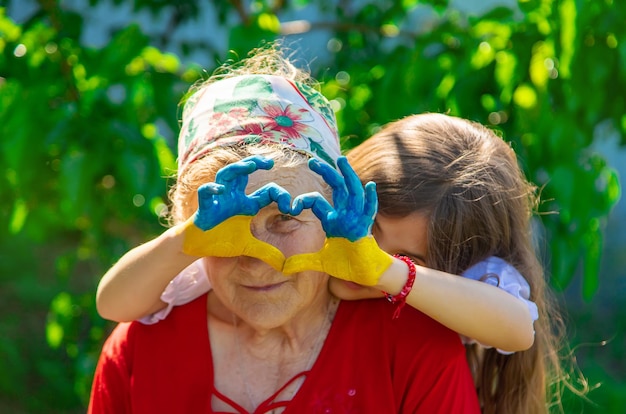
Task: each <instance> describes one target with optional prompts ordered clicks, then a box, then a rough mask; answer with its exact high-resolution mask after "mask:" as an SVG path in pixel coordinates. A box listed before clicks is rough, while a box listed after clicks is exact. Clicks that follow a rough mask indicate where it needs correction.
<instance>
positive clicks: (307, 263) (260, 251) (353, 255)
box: [181, 156, 392, 285]
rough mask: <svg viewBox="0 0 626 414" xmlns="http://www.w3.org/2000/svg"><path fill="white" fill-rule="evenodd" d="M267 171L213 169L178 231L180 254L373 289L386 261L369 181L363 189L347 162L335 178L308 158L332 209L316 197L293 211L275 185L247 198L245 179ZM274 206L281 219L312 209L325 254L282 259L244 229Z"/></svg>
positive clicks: (239, 165) (255, 162) (247, 165)
mask: <svg viewBox="0 0 626 414" xmlns="http://www.w3.org/2000/svg"><path fill="white" fill-rule="evenodd" d="M272 166H273V161H272V160H269V159H266V158H264V157H261V156H252V157H248V158H245V159H243V160H241V161H238V162H236V163H233V164H230V165H228V166H226V167H224V168H222V169H221V170H219V171H218V173H217V175H216V177H215V183H208V184H205V185H203V186H201V187H200V188H199V189H198V204H199V206H198V211H197V212H196V214H195V215H194V216H193V217H192V218H191V219H190V220H188V221H187V222H186V223H185V224H184V225H183V226H182V229H181V231H182V232H184V233H185V240H184V245H183V251H184V252H185V253H187V254H190V255H193V256H219V257H235V256H251V257H255V258H258V259H260V260H263V261H265V262H266V263H268V264H270V265H271V266H272V267H274V268H275V269H276V270H279V271H282V272H283V273H285V274H293V273H298V272H301V271H304V270H317V271H323V272H325V273H328V274H330V275H332V276H335V277H338V278H341V279H345V280H350V281H354V282H356V283H360V284H364V285H375V284H376V283H377V282H378V280H379V278H380V275H381V274H382V273H383V272H384V271H385V270H386V269H387V268H388V267H389V265H391V262H392V259H391V256H389V255H388V254H387V253H385V252H383V251H382V250H380V248H379V247H378V245H377V244H376V242H375V240H374V238H373V237H372V236H371V228H372V224H373V222H374V217H375V215H376V211H377V209H378V199H377V197H376V185H375V184H374V183H372V182H370V183H367V184H366V185H365V187H364V186H363V185H362V184H361V182H360V180H359V178H358V176H357V175H356V173H355V172H354V170H353V169H352V168H351V167H350V165H349V164H348V161H347V159H346V158H345V157H340V158H339V159H338V160H337V166H338V168H339V171H337V170H335V169H333V168H332V167H330V166H329V165H327V164H323V163H320V162H319V161H318V160H315V159H311V160H309V168H311V170H312V171H314V172H316V173H317V174H319V175H320V176H321V177H322V178H323V179H324V180H325V181H326V182H327V183H328V185H330V186H331V188H332V189H333V205H332V206H331V204H330V203H329V202H328V201H327V200H326V199H325V198H324V197H323V196H322V195H321V194H319V193H317V192H314V193H306V194H302V195H300V196H298V197H296V199H295V200H294V202H293V207H292V206H291V205H290V202H291V195H290V194H289V192H288V191H287V190H285V189H284V188H282V187H280V186H279V185H277V184H275V183H269V184H266V185H264V186H263V187H261V188H259V189H258V190H256V191H254V192H253V193H252V194H250V195H246V194H245V187H246V185H247V184H248V176H249V174H251V173H252V172H254V171H256V170H258V169H265V170H268V169H270V168H272ZM340 172H341V174H340ZM272 202H276V204H277V205H278V209H279V210H280V211H281V212H282V213H284V214H290V215H293V216H297V215H299V214H300V213H301V212H302V210H303V209H311V210H312V211H313V213H314V214H315V215H316V216H317V217H318V218H319V219H320V221H321V223H322V227H323V228H324V231H325V232H326V236H327V239H326V243H325V244H324V247H323V248H322V249H321V250H320V251H318V252H315V253H304V254H298V255H294V256H291V257H289V258H285V256H284V255H283V254H282V252H281V251H280V250H278V249H277V248H276V247H274V246H272V245H271V244H269V243H266V242H263V241H261V240H259V239H257V238H256V237H254V235H253V234H252V232H251V230H250V223H251V221H252V217H253V216H254V215H256V214H257V213H258V212H259V210H260V209H262V208H263V207H265V206H267V205H269V204H271V203H272Z"/></svg>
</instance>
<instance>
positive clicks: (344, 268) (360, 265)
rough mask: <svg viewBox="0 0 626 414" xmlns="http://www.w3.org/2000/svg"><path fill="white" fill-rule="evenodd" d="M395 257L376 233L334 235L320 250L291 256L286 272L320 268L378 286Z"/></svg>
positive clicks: (347, 278)
mask: <svg viewBox="0 0 626 414" xmlns="http://www.w3.org/2000/svg"><path fill="white" fill-rule="evenodd" d="M392 261H393V259H392V258H391V256H389V255H388V254H387V253H385V252H384V251H382V250H381V249H380V247H378V244H376V241H375V240H374V238H373V237H372V236H366V237H363V238H361V239H359V240H357V241H354V242H353V241H350V240H348V239H345V238H343V237H330V238H327V239H326V242H325V243H324V247H322V249H321V250H320V251H318V252H315V253H304V254H297V255H294V256H291V257H289V258H287V260H286V261H285V266H284V267H283V273H285V274H293V273H298V272H302V271H305V270H317V271H320V272H324V273H328V274H329V275H331V276H334V277H336V278H339V279H343V280H348V281H351V282H355V283H358V284H360V285H365V286H374V285H376V283H378V280H379V279H380V277H381V275H382V274H383V273H384V272H385V271H386V270H387V269H388V268H389V266H391V263H392Z"/></svg>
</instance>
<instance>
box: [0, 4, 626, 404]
mask: <svg viewBox="0 0 626 414" xmlns="http://www.w3.org/2000/svg"><path fill="white" fill-rule="evenodd" d="M6 3H7V2H0V5H2V4H4V5H5V6H6ZM99 3H101V2H100V1H99V0H89V5H91V6H96V5H98V4H99ZM113 3H114V4H122V3H123V2H121V0H114V1H113ZM37 6H38V7H37V8H36V10H35V11H34V12H33V13H32V14H31V15H30V16H29V17H28V18H27V19H26V20H25V21H24V22H20V23H19V24H18V23H16V22H14V21H13V20H12V19H11V18H9V17H7V15H8V11H10V10H6V9H3V8H0V295H1V296H0V297H1V298H2V300H0V315H2V318H1V319H0V373H1V374H0V411H1V412H5V411H6V412H16V413H20V412H42V413H43V412H45V413H52V412H82V411H84V404H85V402H86V399H87V398H88V393H89V387H90V381H91V375H92V373H93V369H94V364H95V361H96V358H97V355H98V353H99V349H100V346H101V343H102V341H103V339H104V337H105V336H106V334H107V332H108V329H109V328H110V324H108V323H106V322H105V321H103V320H102V319H100V318H99V317H98V315H97V313H96V311H95V306H94V292H95V287H96V285H97V282H98V280H99V278H100V276H101V275H102V274H103V273H104V272H105V271H106V269H107V268H108V267H109V266H110V265H111V264H112V263H113V262H114V261H115V260H117V259H118V258H119V257H120V256H121V255H122V254H123V253H124V252H125V251H127V250H128V249H129V248H131V247H132V246H135V245H137V244H139V243H141V242H143V241H145V240H148V239H149V238H151V237H153V236H154V235H156V234H158V233H159V232H161V231H162V225H161V223H160V218H161V217H162V214H163V212H164V211H165V209H166V208H167V207H166V203H167V201H166V189H167V177H168V176H170V175H171V174H172V173H173V171H174V169H175V167H176V163H175V157H176V154H175V139H176V134H177V129H178V116H179V107H178V103H179V102H180V99H181V97H182V96H183V94H184V92H185V91H186V89H187V87H188V86H189V85H190V84H191V83H192V82H194V81H195V80H197V79H199V78H201V77H202V75H203V69H206V70H209V71H210V70H211V69H213V68H212V67H207V68H200V67H198V66H197V65H195V64H193V63H190V62H188V61H187V59H186V56H187V54H188V53H192V52H193V51H194V50H202V51H203V52H207V50H208V52H207V53H208V54H209V55H210V56H211V57H212V58H213V59H214V61H215V62H221V61H224V60H226V59H227V58H229V57H233V56H245V55H246V53H247V51H248V50H250V49H251V48H253V47H256V46H258V45H260V44H261V42H262V41H263V40H273V39H276V38H279V37H281V36H283V35H285V34H289V35H291V37H294V36H297V35H298V34H302V33H304V32H306V31H324V32H325V33H328V34H329V40H328V42H327V50H328V51H329V53H328V55H326V56H317V57H315V56H310V57H309V60H312V59H313V58H316V60H315V61H314V65H313V64H312V65H311V67H312V70H313V74H314V75H315V76H316V77H317V78H318V79H319V80H321V81H322V84H321V87H322V91H323V92H324V94H325V95H326V96H327V97H329V98H330V99H331V100H333V104H334V105H335V106H336V110H337V118H338V122H339V126H340V129H341V133H342V136H343V137H344V138H343V142H342V145H343V146H344V148H345V149H346V150H347V149H349V148H351V147H353V146H355V145H358V143H359V142H361V141H362V140H363V139H366V137H367V136H369V135H371V133H373V132H374V131H376V130H377V129H378V128H380V126H381V125H383V124H385V123H386V122H389V121H392V120H394V119H397V118H400V117H402V116H405V115H408V114H412V113H419V112H425V111H432V112H441V111H446V112H449V113H450V114H453V115H459V116H463V117H466V118H470V119H473V120H476V121H479V122H482V123H485V124H488V125H490V126H492V127H493V128H495V129H497V130H499V131H500V132H501V134H502V135H503V137H504V138H505V139H507V140H508V141H510V142H511V143H512V145H513V147H514V148H515V150H516V152H517V153H518V155H519V157H520V162H521V164H522V165H523V167H524V169H525V171H526V173H527V175H528V177H529V178H530V179H531V180H532V181H534V182H535V183H536V184H537V185H538V186H539V187H540V188H541V194H542V200H543V202H542V204H541V205H540V206H539V207H538V209H539V212H540V213H542V214H540V216H539V217H540V218H541V222H542V224H543V226H542V227H543V229H545V247H544V252H543V253H544V254H545V255H546V261H547V263H549V265H548V267H549V268H548V273H549V275H550V276H551V282H552V285H553V286H554V287H555V288H557V289H564V288H565V287H567V286H568V285H569V284H570V283H571V280H572V277H573V275H574V274H575V273H576V271H577V269H579V268H581V269H582V272H583V283H582V287H581V288H582V292H581V293H582V295H583V296H584V297H585V298H586V299H587V300H589V299H591V298H592V297H593V295H594V293H595V292H596V290H597V288H598V285H599V284H600V283H602V280H600V277H599V265H600V260H601V255H602V251H603V230H604V227H605V221H606V217H607V215H608V213H609V212H610V211H611V209H612V207H613V206H614V205H615V204H616V203H617V201H618V200H619V198H620V183H619V180H618V177H617V174H616V172H615V171H614V170H613V169H612V168H611V167H610V166H608V165H607V164H606V161H605V160H604V159H603V158H602V157H601V156H599V155H598V154H595V153H593V152H592V151H591V150H590V144H592V142H593V140H594V137H595V136H596V135H594V133H595V132H596V130H597V129H598V128H599V127H600V126H603V127H604V128H605V129H606V128H608V129H609V130H610V131H611V132H612V133H614V134H617V135H618V136H619V137H620V140H621V142H622V144H624V143H626V108H625V105H626V101H624V98H623V96H621V95H622V94H621V93H620V91H624V90H626V24H625V23H626V4H624V3H623V2H619V1H615V0H598V1H576V0H560V1H554V0H525V1H520V2H519V3H518V5H517V6H518V7H517V8H516V9H515V10H511V9H508V8H496V9H493V10H491V11H490V12H488V13H487V14H486V15H483V16H480V17H478V16H469V17H468V16H465V15H462V14H460V13H458V12H455V11H454V10H452V9H451V8H449V7H448V5H447V2H446V1H441V0H440V1H437V0H433V1H418V0H404V1H397V2H396V1H377V2H362V3H361V4H360V5H358V6H357V5H356V4H351V3H349V2H333V1H329V0H326V1H325V0H318V1H314V0H298V1H291V2H284V1H269V0H263V1H262V0H256V1H253V2H251V4H250V5H248V4H247V2H240V1H231V2H222V1H218V0H214V1H212V2H211V4H206V3H203V2H201V1H199V0H184V1H178V2H176V4H172V5H170V4H167V2H163V1H155V0H137V1H135V2H133V12H134V13H138V12H142V11H149V12H150V13H152V14H154V15H159V14H161V15H163V14H165V15H166V16H168V28H169V31H167V32H164V33H162V34H161V35H153V36H148V35H147V34H146V33H145V32H144V31H143V30H142V29H141V28H140V27H139V26H138V25H136V24H130V25H128V26H127V27H124V28H123V29H121V30H118V31H116V32H115V33H113V34H112V37H111V39H110V41H108V43H107V44H106V45H105V46H103V47H93V46H89V45H87V44H85V43H84V40H83V34H84V32H85V30H86V28H85V26H84V24H85V23H84V22H85V20H84V16H82V15H81V14H80V13H78V12H76V11H73V10H70V9H68V8H65V7H63V6H62V5H60V4H59V2H58V1H43V0H41V1H38V2H37ZM313 6H316V7H317V9H318V10H319V12H317V13H313V14H314V15H317V17H316V19H317V20H316V21H310V22H308V25H306V24H302V23H303V22H291V23H292V24H286V23H288V22H286V21H285V17H284V16H287V15H291V14H289V13H292V12H294V11H297V10H298V9H300V8H302V7H313ZM203 7H213V8H215V10H216V15H217V19H218V21H219V24H220V25H221V28H222V30H224V31H226V32H227V33H228V36H227V39H228V47H227V48H224V50H227V49H228V50H232V51H233V53H231V54H228V55H225V54H224V53H220V52H219V51H217V50H213V49H211V48H210V47H209V48H207V46H206V45H204V44H202V41H198V42H197V43H190V42H187V43H184V44H183V45H182V52H181V55H180V56H177V55H174V54H171V53H166V52H165V50H167V46H168V45H169V41H170V40H169V35H170V34H171V33H172V32H173V31H174V30H175V29H176V28H177V27H180V26H181V25H184V24H188V23H189V22H192V21H194V20H195V19H196V18H197V16H198V15H199V13H200V11H201V10H202V8H203ZM320 19H321V20H320ZM421 22H427V24H424V23H421ZM293 23H298V24H293ZM296 47H297V44H296ZM553 213H555V214H553ZM6 373H10V375H7V374H6ZM595 374H596V373H593V375H595ZM590 375H591V374H590ZM593 375H592V376H593ZM600 378H602V376H600ZM592 379H593V378H592ZM622 379H623V378H622ZM605 388H607V390H606V391H607V392H605V393H604V394H602V395H603V396H604V397H602V398H600V400H599V401H597V403H598V406H596V407H595V408H594V406H592V405H588V404H586V403H583V402H580V401H574V402H572V404H573V405H572V407H575V409H577V410H578V411H580V410H582V409H583V408H585V411H589V410H593V409H598V410H599V411H598V412H609V411H610V409H612V408H613V407H617V409H618V410H619V407H622V408H623V407H624V406H626V397H624V395H625V394H624V391H625V390H624V386H623V385H619V383H618V382H617V381H616V382H615V383H610V382H609V383H608V385H607V386H606V387H605ZM591 399H592V400H593V399H594V398H593V395H592V396H591ZM607 410H609V411H607ZM614 412H619V411H614Z"/></svg>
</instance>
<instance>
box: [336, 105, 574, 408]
mask: <svg viewBox="0 0 626 414" xmlns="http://www.w3.org/2000/svg"><path fill="white" fill-rule="evenodd" d="M348 159H349V161H350V163H351V165H352V166H353V167H354V169H355V170H356V172H357V174H359V176H360V178H361V180H362V181H363V182H367V181H374V182H376V184H377V191H378V198H379V214H382V215H385V216H389V217H404V216H406V215H408V214H410V213H412V212H421V213H424V214H426V215H427V216H428V217H429V227H428V235H427V238H428V247H427V257H426V264H427V266H429V267H432V268H434V269H438V270H442V271H445V272H448V273H452V274H457V275H460V274H461V273H462V272H463V271H464V270H465V269H467V268H468V267H470V266H472V265H473V264H475V263H477V262H479V261H481V260H483V259H485V258H487V257H489V256H498V257H501V258H502V259H504V260H506V261H508V262H509V263H511V264H512V265H513V266H515V267H516V268H517V269H518V270H519V272H520V273H521V274H522V275H524V277H525V278H526V280H527V281H528V283H529V285H530V289H531V294H530V298H531V300H532V301H534V302H535V303H536V304H537V306H538V308H539V319H538V320H537V321H536V322H535V324H534V327H535V342H534V344H533V346H532V347H531V348H530V349H528V350H527V351H523V352H516V353H515V354H512V355H502V354H500V353H498V352H497V351H496V350H494V349H482V348H479V347H477V346H475V345H474V346H467V356H468V362H469V364H470V368H471V369H472V372H473V374H474V378H475V382H476V388H477V392H478V395H479V399H480V402H481V405H482V408H483V412H484V413H486V414H491V413H506V414H529V413H545V412H548V410H549V406H550V405H551V404H554V403H555V402H556V403H557V405H558V402H559V395H558V393H554V392H553V391H554V390H555V389H558V388H559V387H555V383H557V382H558V381H561V380H562V379H563V378H564V376H563V372H562V368H561V363H560V357H559V352H558V351H559V349H560V346H561V337H562V335H561V332H562V329H561V328H562V320H561V318H560V317H559V315H558V313H557V312H556V307H555V305H554V302H553V300H552V299H551V297H550V295H549V290H548V288H547V286H546V282H545V278H544V271H543V267H542V265H541V263H540V262H539V260H538V257H537V254H536V250H535V247H534V241H533V232H532V231H531V228H532V217H533V213H534V212H535V209H536V205H537V202H538V197H537V195H536V194H537V192H536V188H535V187H534V186H533V185H532V184H530V183H529V182H528V181H527V180H526V179H525V177H524V174H523V172H522V171H521V169H520V167H519V165H518V162H517V158H516V155H515V153H514V151H513V150H512V149H511V147H510V146H509V145H508V144H507V143H506V142H505V141H504V140H502V139H501V138H500V137H499V136H497V135H496V134H495V133H494V132H493V131H491V130H490V129H488V128H486V127H484V126H482V125H480V124H477V123H474V122H471V121H467V120H464V119H461V118H456V117H451V116H448V115H443V114H421V115H413V116H410V117H407V118H404V119H401V120H399V121H396V122H392V123H391V124H389V125H388V126H387V127H385V128H383V129H382V130H381V131H379V132H378V133H377V134H375V135H374V136H373V137H371V138H369V139H368V140H366V141H365V142H364V143H362V144H361V145H359V146H358V147H357V148H355V149H353V150H352V151H351V152H349V154H348ZM442 306H446V305H445V304H442ZM495 311H497V310H494V312H495Z"/></svg>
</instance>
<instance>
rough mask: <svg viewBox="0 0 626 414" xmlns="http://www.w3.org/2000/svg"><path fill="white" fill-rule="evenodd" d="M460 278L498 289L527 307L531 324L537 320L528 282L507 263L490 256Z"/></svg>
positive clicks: (465, 341) (467, 339) (468, 340)
mask: <svg viewBox="0 0 626 414" xmlns="http://www.w3.org/2000/svg"><path fill="white" fill-rule="evenodd" d="M461 276H463V277H466V278H468V279H473V280H478V281H481V282H485V283H489V284H490V285H493V286H496V287H499V288H500V289H502V290H504V291H505V292H508V293H510V294H511V295H513V296H515V297H516V298H518V299H520V300H522V301H524V303H525V304H526V306H528V310H529V311H530V317H531V318H532V320H533V322H534V321H536V320H537V319H538V318H539V312H538V309H537V305H536V304H535V302H533V301H531V300H530V286H529V285H528V282H527V281H526V279H525V278H524V276H522V275H521V274H520V272H518V271H517V269H516V268H515V267H513V266H512V265H511V264H509V263H508V262H507V261H505V260H503V259H501V258H499V257H495V256H491V257H489V258H487V259H485V260H483V261H482V262H478V263H476V264H475V265H474V266H472V267H470V268H469V269H467V270H466V271H465V272H463V274H462V275H461ZM463 341H464V343H476V341H474V340H473V339H470V338H463ZM481 345H482V344H481ZM483 346H484V345H483ZM498 352H500V353H501V354H512V352H506V351H502V350H500V349H498Z"/></svg>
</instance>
